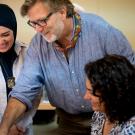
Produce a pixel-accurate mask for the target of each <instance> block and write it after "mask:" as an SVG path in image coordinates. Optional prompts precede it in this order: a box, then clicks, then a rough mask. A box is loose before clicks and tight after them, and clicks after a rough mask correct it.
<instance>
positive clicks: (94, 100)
mask: <svg viewBox="0 0 135 135" xmlns="http://www.w3.org/2000/svg"><path fill="white" fill-rule="evenodd" d="M96 94H97V95H99V94H98V93H96ZM84 99H86V100H89V101H90V102H91V107H92V109H93V111H100V112H104V110H105V109H104V103H103V102H100V97H99V96H95V95H93V92H92V85H91V82H90V81H89V80H88V79H86V93H85V96H84Z"/></svg>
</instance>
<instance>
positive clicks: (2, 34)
mask: <svg viewBox="0 0 135 135" xmlns="http://www.w3.org/2000/svg"><path fill="white" fill-rule="evenodd" d="M8 33H10V31H6V32H3V33H1V34H0V35H1V36H3V35H5V34H8Z"/></svg>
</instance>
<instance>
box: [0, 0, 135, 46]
mask: <svg viewBox="0 0 135 135" xmlns="http://www.w3.org/2000/svg"><path fill="white" fill-rule="evenodd" d="M23 1H24V0H0V3H7V4H9V5H10V6H11V7H12V8H13V10H14V11H15V13H16V16H17V20H18V36H17V38H18V39H19V40H21V41H23V42H26V43H29V41H30V39H31V38H32V36H33V35H34V34H35V32H34V30H33V29H32V28H30V27H29V26H28V25H27V23H26V22H27V18H22V17H21V16H20V6H21V4H22V3H23ZM71 1H72V2H74V3H76V4H79V5H81V6H82V7H83V8H84V9H85V10H86V11H88V12H92V13H95V14H98V15H100V16H102V17H103V18H104V19H106V20H107V21H108V22H109V23H111V24H112V25H114V26H115V27H117V28H118V29H119V30H121V31H122V32H123V33H124V34H125V35H126V37H127V38H128V40H129V42H130V43H131V45H132V46H133V47H134V48H135V26H134V24H135V0H71Z"/></svg>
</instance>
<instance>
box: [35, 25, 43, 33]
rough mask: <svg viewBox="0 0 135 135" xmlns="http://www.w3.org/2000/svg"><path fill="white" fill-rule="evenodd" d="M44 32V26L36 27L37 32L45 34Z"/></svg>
mask: <svg viewBox="0 0 135 135" xmlns="http://www.w3.org/2000/svg"><path fill="white" fill-rule="evenodd" d="M43 30H44V27H43V26H40V25H36V27H35V31H36V32H41V33H42V32H43Z"/></svg>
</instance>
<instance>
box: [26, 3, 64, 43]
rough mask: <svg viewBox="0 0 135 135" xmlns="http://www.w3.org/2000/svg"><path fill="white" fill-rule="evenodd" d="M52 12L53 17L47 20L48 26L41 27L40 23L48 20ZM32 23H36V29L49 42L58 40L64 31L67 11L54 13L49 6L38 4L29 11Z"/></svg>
mask: <svg viewBox="0 0 135 135" xmlns="http://www.w3.org/2000/svg"><path fill="white" fill-rule="evenodd" d="M51 12H52V14H51V16H49V18H48V19H47V20H46V25H44V26H40V25H38V22H39V21H40V20H42V19H43V18H46V17H47V16H48V15H49V14H50V13H51ZM28 18H29V20H30V22H36V23H37V25H35V27H34V29H35V30H36V31H37V32H40V33H41V34H42V35H43V37H44V38H45V39H46V40H47V41H48V42H54V41H55V40H58V39H59V38H60V37H61V36H62V33H63V31H64V19H66V11H65V12H64V10H63V11H57V12H53V11H51V10H50V9H49V7H48V5H47V4H45V3H42V2H37V3H36V4H35V5H34V6H33V7H31V8H30V9H29V11H28Z"/></svg>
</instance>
